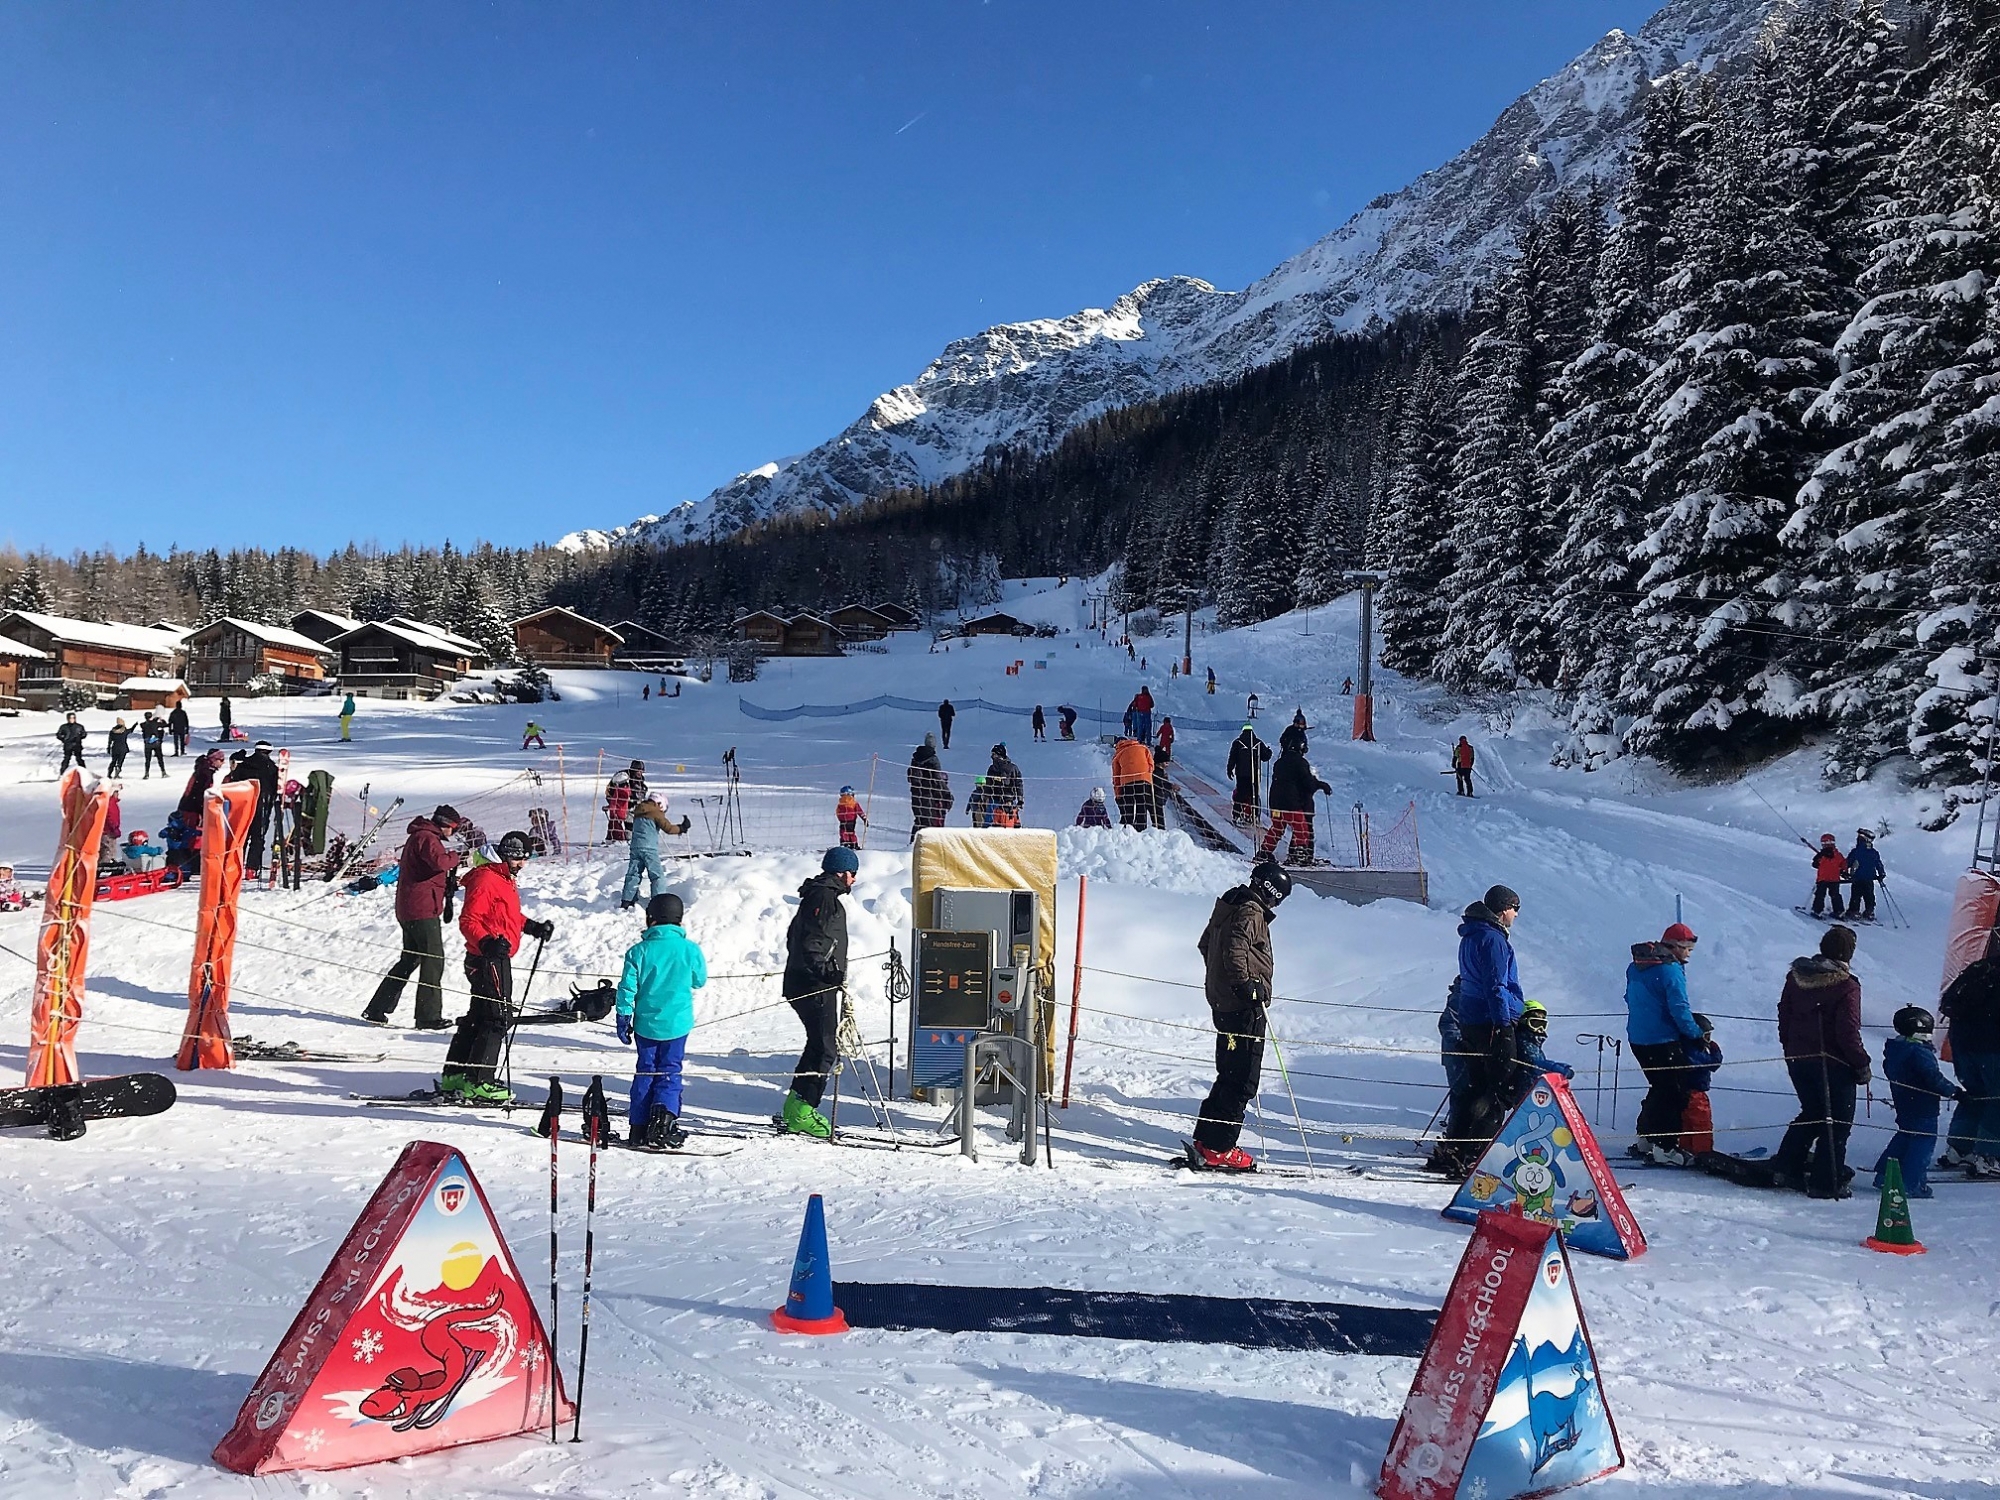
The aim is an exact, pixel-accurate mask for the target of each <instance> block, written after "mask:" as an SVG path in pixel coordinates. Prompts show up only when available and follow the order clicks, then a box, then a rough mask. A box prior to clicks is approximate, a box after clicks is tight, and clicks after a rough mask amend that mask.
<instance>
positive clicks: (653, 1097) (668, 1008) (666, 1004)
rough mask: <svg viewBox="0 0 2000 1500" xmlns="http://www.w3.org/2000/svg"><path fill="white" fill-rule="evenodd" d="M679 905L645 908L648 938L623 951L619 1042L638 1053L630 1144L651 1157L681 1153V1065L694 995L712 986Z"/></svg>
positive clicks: (671, 899) (667, 901) (658, 901)
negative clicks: (657, 1153) (684, 926)
mask: <svg viewBox="0 0 2000 1500" xmlns="http://www.w3.org/2000/svg"><path fill="white" fill-rule="evenodd" d="M682 915H683V909H682V906H681V898H680V897H679V896H676V895H674V894H673V893H672V892H671V891H668V892H663V893H661V894H660V895H657V896H655V897H653V899H652V900H650V901H648V902H647V903H646V931H645V934H644V935H643V936H642V937H641V938H640V939H639V941H638V942H636V943H634V944H633V945H632V946H631V947H630V948H628V949H626V950H625V968H624V971H623V972H622V973H621V974H620V975H619V976H618V999H617V1002H616V1004H617V1007H618V1040H619V1041H621V1042H624V1043H625V1044H626V1045H627V1046H631V1045H633V1044H634V1043H636V1044H637V1046H638V1049H639V1057H638V1061H637V1063H636V1064H635V1066H634V1067H633V1070H632V1096H631V1108H630V1109H629V1110H628V1111H627V1119H628V1120H629V1121H630V1123H631V1127H632V1135H631V1141H632V1144H633V1145H635V1146H644V1147H646V1148H647V1149H648V1150H653V1151H660V1150H675V1151H677V1150H679V1149H680V1148H681V1146H682V1145H684V1144H685V1143H686V1141H687V1132H686V1131H685V1130H683V1129H681V1123H680V1117H681V1065H682V1063H683V1062H684V1061H685V1060H686V1058H687V1040H688V1033H689V1032H691V1031H693V1030H694V992H695V991H696V990H698V989H700V988H701V987H702V986H703V985H705V984H707V983H708V960H707V959H705V958H703V957H702V952H701V947H700V945H699V944H697V943H696V942H695V941H694V939H693V938H691V937H689V936H688V935H687V933H686V931H684V930H683V929H682V927H681V918H682Z"/></svg>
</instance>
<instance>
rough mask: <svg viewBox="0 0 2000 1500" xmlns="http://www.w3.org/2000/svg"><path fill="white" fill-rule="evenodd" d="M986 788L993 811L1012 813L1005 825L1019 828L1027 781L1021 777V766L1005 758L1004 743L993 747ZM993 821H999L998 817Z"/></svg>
mask: <svg viewBox="0 0 2000 1500" xmlns="http://www.w3.org/2000/svg"><path fill="white" fill-rule="evenodd" d="M986 790H987V792H988V794H989V796H990V798H991V800H992V804H993V808H994V811H996V812H1006V813H1010V814H1012V815H1013V816H1012V819H1011V820H1010V821H1008V822H1007V823H1006V824H1005V826H1006V827H1009V828H1019V827H1020V826H1021V822H1020V816H1021V807H1022V805H1023V804H1024V803H1025V802H1026V801H1027V800H1028V789H1027V783H1026V782H1025V781H1023V780H1022V779H1021V768H1020V767H1019V766H1017V765H1015V764H1014V762H1013V761H1011V760H1009V759H1008V758H1007V746H1006V745H1005V744H1004V743H1002V744H998V745H995V746H994V747H993V763H992V764H991V765H990V766H988V767H987V768H986ZM994 821H995V822H996V823H999V822H1000V820H999V819H998V818H996V819H994Z"/></svg>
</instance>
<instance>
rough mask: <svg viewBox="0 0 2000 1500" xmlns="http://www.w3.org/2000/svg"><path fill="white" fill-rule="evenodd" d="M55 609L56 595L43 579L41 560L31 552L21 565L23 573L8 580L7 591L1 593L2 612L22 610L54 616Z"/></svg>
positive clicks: (0, 606) (0, 607)
mask: <svg viewBox="0 0 2000 1500" xmlns="http://www.w3.org/2000/svg"><path fill="white" fill-rule="evenodd" d="M55 607H56V600H55V594H54V592H53V591H52V590H51V589H50V588H49V585H48V581H47V580H46V579H45V578H43V577H42V563H41V559H40V558H38V557H36V556H35V555H34V553H32V552H31V553H29V554H28V557H27V560H26V561H25V562H23V563H22V564H21V571H20V572H18V573H16V574H15V575H14V576H13V577H12V578H10V579H8V580H7V587H6V590H5V591H4V592H0V610H11V609H21V610H26V611H28V612H29V613H30V614H38V615H46V614H53V613H54V612H55Z"/></svg>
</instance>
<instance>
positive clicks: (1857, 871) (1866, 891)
mask: <svg viewBox="0 0 2000 1500" xmlns="http://www.w3.org/2000/svg"><path fill="white" fill-rule="evenodd" d="M1846 874H1847V914H1848V915H1849V916H1850V917H1858V918H1860V919H1861V920H1862V921H1864V922H1872V921H1874V920H1875V886H1876V883H1877V882H1878V881H1883V880H1887V879H1888V878H1889V872H1888V871H1887V870H1886V869H1884V868H1883V866H1882V856H1881V854H1880V853H1879V852H1878V851H1877V850H1876V848H1875V835H1874V834H1873V833H1872V832H1870V831H1869V830H1868V829H1866V828H1857V829H1855V830H1854V847H1853V848H1852V849H1850V850H1848V851H1847V871H1846ZM1836 915H1838V913H1836Z"/></svg>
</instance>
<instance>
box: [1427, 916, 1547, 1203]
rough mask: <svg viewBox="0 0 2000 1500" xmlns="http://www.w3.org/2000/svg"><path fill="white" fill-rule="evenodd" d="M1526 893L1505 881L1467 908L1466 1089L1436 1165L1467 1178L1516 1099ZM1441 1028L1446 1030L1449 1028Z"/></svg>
mask: <svg viewBox="0 0 2000 1500" xmlns="http://www.w3.org/2000/svg"><path fill="white" fill-rule="evenodd" d="M1520 910H1521V898H1520V897H1519V896H1517V895H1515V894H1514V892H1513V891H1512V890H1510V889H1508V888H1507V887H1506V886H1504V885H1496V886H1494V887H1493V888H1492V889H1490V890H1489V891H1487V893H1486V896H1485V899H1484V900H1481V901H1475V902H1473V903H1472V905H1470V906H1468V907H1466V909H1465V917H1464V920H1463V921H1462V922H1460V923H1459V927H1458V985H1457V989H1456V998H1455V1000H1454V1001H1453V1002H1452V1004H1453V1008H1454V1009H1455V1010H1456V1012H1457V1014H1458V1031H1459V1039H1460V1040H1459V1045H1460V1047H1461V1048H1462V1049H1463V1050H1462V1053H1461V1056H1460V1061H1461V1062H1462V1063H1463V1064H1464V1071H1463V1073H1462V1074H1461V1075H1460V1077H1461V1080H1462V1087H1461V1088H1460V1089H1459V1090H1458V1091H1456V1092H1454V1093H1453V1094H1452V1096H1451V1101H1450V1107H1449V1111H1448V1114H1447V1117H1446V1120H1445V1128H1444V1135H1443V1136H1442V1137H1441V1138H1440V1139H1439V1141H1438V1144H1437V1148H1436V1149H1435V1150H1434V1151H1432V1152H1431V1157H1430V1161H1429V1162H1428V1163H1427V1165H1428V1167H1429V1169H1430V1170H1431V1171H1434V1172H1442V1173H1444V1174H1445V1175H1447V1176H1450V1177H1463V1176H1464V1175H1465V1174H1466V1173H1467V1172H1469V1171H1471V1170H1472V1166H1473V1163H1475V1162H1476V1161H1478V1160H1479V1158H1480V1156H1481V1155H1482V1154H1483V1153H1484V1152H1485V1150H1486V1147H1487V1143H1488V1142H1490V1141H1491V1140H1492V1139H1493V1137H1494V1135H1495V1134H1497V1133H1498V1131H1499V1129H1500V1127H1501V1125H1502V1124H1504V1123H1505V1115H1506V1111H1507V1110H1508V1108H1509V1107H1510V1106H1511V1105H1512V1104H1513V1101H1514V1086H1515V1082H1516V1080H1517V1078H1518V1077H1519V1073H1518V1052H1519V1049H1518V1047H1517V1045H1516V1042H1515V1036H1514V1028H1515V1026H1516V1025H1517V1024H1518V1023H1519V1021H1520V1019H1521V1012H1522V1009H1523V1007H1524V1006H1525V1005H1526V1003H1527V1000H1526V997H1525V996H1524V995H1523V994H1522V992H1521V973H1520V969H1519V967H1518V966H1517V965H1516V964H1515V961H1514V944H1513V941H1512V939H1511V938H1510V937H1509V933H1510V932H1511V931H1512V929H1513V926H1514V918H1515V917H1516V916H1518V915H1519V914H1520ZM1442 1029H1443V1028H1442V1027H1440V1031H1442Z"/></svg>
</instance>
